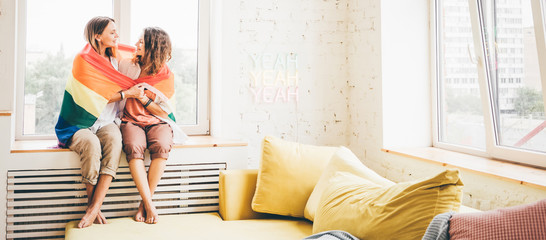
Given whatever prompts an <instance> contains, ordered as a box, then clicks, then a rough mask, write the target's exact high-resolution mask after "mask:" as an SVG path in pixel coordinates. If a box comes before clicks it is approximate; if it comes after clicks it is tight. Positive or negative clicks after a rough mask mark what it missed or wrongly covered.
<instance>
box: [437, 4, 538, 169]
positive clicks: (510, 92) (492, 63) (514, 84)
mask: <svg viewBox="0 0 546 240" xmlns="http://www.w3.org/2000/svg"><path fill="white" fill-rule="evenodd" d="M540 2H542V1H537V3H533V4H532V2H531V1H530V0H514V1H503V2H501V1H494V0H476V1H468V0H442V1H440V0H438V1H435V3H436V5H435V9H436V12H435V23H436V28H435V33H436V34H435V35H436V38H435V39H436V41H435V42H436V45H435V46H436V48H435V49H436V50H435V52H436V76H437V77H436V86H437V87H436V88H435V95H436V99H437V102H436V105H435V106H436V112H437V117H436V119H437V121H436V122H435V128H436V132H437V134H436V136H437V137H436V139H434V145H435V146H437V147H444V148H448V149H453V150H458V151H463V152H469V153H477V154H478V155H484V156H489V157H494V158H500V159H506V160H511V161H519V162H523V163H529V164H533V165H540V166H546V130H544V128H545V127H546V118H545V114H544V111H545V108H544V101H545V100H544V99H545V98H544V96H543V92H544V89H545V88H546V86H545V85H546V83H545V82H546V81H545V80H543V79H546V71H543V75H545V76H542V75H541V73H540V69H541V68H543V65H544V67H546V60H544V59H546V55H544V54H546V52H541V50H540V49H541V48H545V46H546V43H545V41H544V17H543V16H542V12H543V11H541V9H542V8H544V6H542V5H540ZM474 10H477V11H474ZM454 19H458V21H456V20H454ZM536 23H539V25H538V26H537V25H536ZM537 31H539V32H538V35H537ZM537 39H538V41H537ZM539 56H540V57H539ZM539 59H543V61H542V62H540V61H539ZM459 78H463V79H465V81H457V79H459ZM519 153H521V154H523V155H521V154H520V155H518V154H519ZM523 156H526V157H529V158H531V159H532V160H526V159H525V158H526V157H523Z"/></svg>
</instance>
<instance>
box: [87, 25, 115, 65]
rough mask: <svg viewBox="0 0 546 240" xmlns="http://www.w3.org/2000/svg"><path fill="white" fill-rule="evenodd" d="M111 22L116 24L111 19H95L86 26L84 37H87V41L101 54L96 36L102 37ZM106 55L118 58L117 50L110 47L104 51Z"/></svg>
mask: <svg viewBox="0 0 546 240" xmlns="http://www.w3.org/2000/svg"><path fill="white" fill-rule="evenodd" d="M110 22H113V23H115V22H116V21H114V19H112V18H109V17H102V16H99V17H94V18H92V19H91V20H89V22H87V24H86V25H85V31H84V32H83V36H84V37H85V40H86V41H87V42H88V43H89V44H90V45H91V47H93V49H94V50H95V51H96V52H97V53H99V54H100V50H101V49H100V43H99V41H98V40H97V39H96V38H95V36H96V35H97V34H98V35H101V34H102V33H103V32H104V29H106V27H107V26H108V24H110ZM104 52H105V53H106V56H108V57H116V51H115V49H113V48H111V47H108V48H106V50H105V51H104Z"/></svg>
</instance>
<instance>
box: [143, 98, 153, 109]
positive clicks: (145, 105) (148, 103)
mask: <svg viewBox="0 0 546 240" xmlns="http://www.w3.org/2000/svg"><path fill="white" fill-rule="evenodd" d="M152 102H153V101H152V99H150V98H148V102H147V103H146V104H144V108H146V107H148V105H150V103H152Z"/></svg>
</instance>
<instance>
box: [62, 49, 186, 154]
mask: <svg viewBox="0 0 546 240" xmlns="http://www.w3.org/2000/svg"><path fill="white" fill-rule="evenodd" d="M117 51H118V52H120V54H121V55H126V54H127V53H130V52H133V51H134V48H132V47H130V46H127V45H121V44H120V46H118V50H117ZM173 76H174V75H173V74H172V73H171V71H170V70H169V68H168V67H167V66H165V67H164V68H163V69H162V70H161V71H160V72H159V73H158V74H156V75H154V76H150V77H145V78H142V79H136V80H132V79H130V78H129V77H127V76H125V75H123V74H121V73H120V72H118V71H117V70H116V69H115V68H114V67H113V66H112V64H111V63H110V62H109V61H108V60H107V59H106V58H104V57H102V56H100V55H99V54H98V53H97V52H95V51H94V50H93V48H92V47H91V45H89V44H87V45H86V46H85V47H84V48H83V50H82V51H81V52H80V53H78V54H77V55H76V57H75V58H74V63H73V66H72V76H70V78H69V79H68V81H67V83H66V87H65V92H64V98H63V103H62V106H61V112H60V114H59V119H58V121H57V124H56V125H55V133H56V134H57V139H58V140H59V146H61V147H68V145H67V144H68V143H69V141H70V139H71V138H72V136H73V135H74V133H76V132H77V131H78V130H80V129H85V128H89V127H91V126H92V125H93V124H94V123H95V121H97V119H98V117H99V115H100V114H101V113H102V111H103V110H104V107H105V106H106V104H108V101H109V99H110V97H111V96H113V95H114V94H115V93H116V92H119V91H121V90H125V89H129V88H130V87H132V86H133V85H135V84H137V83H147V84H149V85H151V86H153V87H154V88H156V89H157V90H158V91H160V92H162V93H163V94H164V95H165V97H166V98H168V99H169V101H167V102H166V103H164V104H163V105H165V106H166V107H163V106H162V107H163V108H164V109H165V108H166V109H172V108H171V107H169V102H172V100H174V77H173ZM167 113H168V114H169V117H170V118H171V119H170V120H172V122H175V119H174V114H173V113H172V111H170V112H167ZM171 116H172V117H171ZM173 130H174V129H173Z"/></svg>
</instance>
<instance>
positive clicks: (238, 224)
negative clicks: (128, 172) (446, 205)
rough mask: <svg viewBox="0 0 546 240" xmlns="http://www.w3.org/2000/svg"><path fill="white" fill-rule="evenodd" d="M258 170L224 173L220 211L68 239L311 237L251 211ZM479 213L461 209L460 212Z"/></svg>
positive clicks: (116, 225)
mask: <svg viewBox="0 0 546 240" xmlns="http://www.w3.org/2000/svg"><path fill="white" fill-rule="evenodd" d="M257 174H258V170H225V171H222V172H221V173H220V179H219V212H213V213H192V214H181V215H163V216H161V217H160V221H159V223H158V224H154V225H150V224H145V223H139V222H135V221H134V220H133V219H132V218H129V217H126V218H117V219H109V223H108V224H104V225H98V224H95V225H93V226H91V227H88V228H84V229H78V228H77V224H78V222H77V221H72V222H69V223H68V224H67V225H66V232H65V238H66V239H67V240H84V239H89V240H96V239H116V240H123V239H130V240H138V239H154V240H156V239H169V240H170V239H237V240H244V239H265V240H268V239H275V240H278V239H283V240H290V239H303V238H305V237H307V236H310V235H312V230H313V225H312V224H313V223H312V222H311V221H308V220H306V219H304V218H290V217H282V216H278V215H271V214H262V213H257V212H254V211H253V210H252V209H251V202H252V197H253V196H254V192H255V189H256V180H257ZM473 211H478V210H475V209H472V208H468V207H464V206H461V209H460V212H473Z"/></svg>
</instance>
